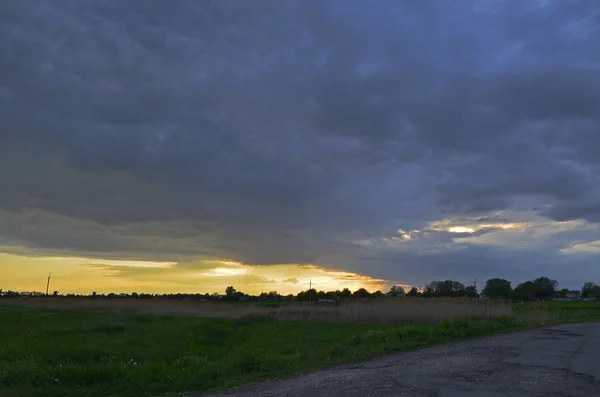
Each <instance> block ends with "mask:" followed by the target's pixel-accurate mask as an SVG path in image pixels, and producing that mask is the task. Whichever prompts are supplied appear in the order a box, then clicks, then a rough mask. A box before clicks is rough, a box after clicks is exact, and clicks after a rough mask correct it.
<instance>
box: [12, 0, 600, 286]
mask: <svg viewBox="0 0 600 397" xmlns="http://www.w3.org/2000/svg"><path fill="white" fill-rule="evenodd" d="M0 15H1V17H0V70H1V73H0V288H4V289H5V290H7V289H13V290H30V289H36V290H43V288H45V282H46V277H47V275H48V273H49V272H52V287H51V288H53V289H58V290H60V292H65V293H67V292H81V293H89V292H91V291H97V292H108V291H116V292H121V291H122V292H131V291H137V292H209V293H212V292H215V291H219V292H222V291H223V290H224V289H225V287H226V286H227V285H234V286H235V287H236V288H237V289H238V290H243V291H247V292H249V293H254V292H260V291H263V290H264V291H272V290H277V291H280V292H282V293H295V292H298V291H300V290H302V289H307V287H308V285H309V283H310V280H311V279H312V281H313V283H314V284H315V285H314V286H315V288H317V289H325V290H327V289H338V288H340V289H341V288H345V287H348V288H350V289H357V288H358V287H365V288H367V289H370V290H375V289H385V288H388V287H389V286H390V285H394V284H402V285H415V286H423V285H424V284H425V283H427V282H428V281H431V280H440V279H442V280H443V279H454V280H458V281H460V282H463V283H465V284H472V283H473V280H475V279H476V280H478V282H479V283H483V282H484V280H486V279H488V278H491V277H503V278H508V279H510V280H511V281H512V282H513V284H516V283H518V282H522V281H525V280H529V279H532V278H535V277H539V276H548V277H551V278H554V279H556V280H558V281H559V283H560V286H561V287H566V288H579V287H580V286H581V285H582V284H583V282H585V281H600V179H599V178H600V173H599V170H600V51H599V50H598V48H600V2H598V1H597V0H579V1H577V0H555V1H552V0H545V1H541V0H537V1H536V0H520V1H519V0H504V1H502V0H455V1H446V0H427V1H408V0H407V1H396V0H375V1H367V0H360V1H359V0H319V1H316V0H306V1H299V0H296V1H290V0H277V1H273V0H269V1H267V0H255V1H244V0H239V1H238V0H219V1H216V0H204V1H195V0H172V1H169V2H164V1H158V0H129V1H117V0H53V1H41V0H21V1H9V2H2V4H0ZM478 285H481V284H478Z"/></svg>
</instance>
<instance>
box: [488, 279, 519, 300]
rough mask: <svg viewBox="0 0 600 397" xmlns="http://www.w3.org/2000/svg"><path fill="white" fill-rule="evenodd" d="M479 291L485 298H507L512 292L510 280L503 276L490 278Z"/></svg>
mask: <svg viewBox="0 0 600 397" xmlns="http://www.w3.org/2000/svg"><path fill="white" fill-rule="evenodd" d="M481 293H482V294H483V295H484V296H485V297H486V298H492V299H509V298H510V295H511V293H512V287H511V285H510V281H508V280H506V279H503V278H491V279H489V280H488V281H486V282H485V287H484V288H483V291H481Z"/></svg>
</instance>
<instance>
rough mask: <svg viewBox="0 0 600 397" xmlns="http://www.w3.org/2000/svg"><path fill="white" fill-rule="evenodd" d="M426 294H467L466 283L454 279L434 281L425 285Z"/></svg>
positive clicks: (450, 295) (457, 295) (452, 295)
mask: <svg viewBox="0 0 600 397" xmlns="http://www.w3.org/2000/svg"><path fill="white" fill-rule="evenodd" d="M423 295H424V296H436V297H460V296H465V295H466V288H465V285H464V284H462V283H460V282H458V281H454V280H445V281H432V282H430V283H429V284H427V285H426V286H425V291H424V293H423Z"/></svg>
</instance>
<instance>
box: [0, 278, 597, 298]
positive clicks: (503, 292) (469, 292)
mask: <svg viewBox="0 0 600 397" xmlns="http://www.w3.org/2000/svg"><path fill="white" fill-rule="evenodd" d="M24 296H29V297H39V296H45V294H43V293H41V292H15V291H6V292H3V291H2V289H0V298H18V297H24ZM402 296H409V297H423V298H434V297H437V298H445V297H453V298H478V297H485V298H490V299H510V300H516V301H532V300H550V299H555V298H569V297H573V298H584V299H585V298H588V299H594V298H596V299H600V284H597V283H595V282H586V283H584V285H583V287H582V288H581V290H580V291H569V290H568V289H566V288H563V289H559V288H558V282H557V281H556V280H552V279H550V278H548V277H539V278H536V279H534V280H531V281H526V282H523V283H520V284H518V285H517V286H516V287H515V288H513V287H512V284H511V282H510V281H509V280H507V279H503V278H491V279H489V280H487V281H486V282H485V286H484V288H483V289H482V291H481V294H479V293H478V291H477V289H476V287H475V286H474V285H469V286H466V285H464V284H463V283H461V282H458V281H455V280H443V281H431V282H430V283H428V284H426V285H425V287H424V288H423V289H421V290H419V289H417V288H416V287H412V288H410V289H404V288H403V287H402V286H398V285H395V286H392V287H391V288H390V290H389V291H388V292H386V293H384V292H382V291H375V292H369V291H367V290H366V289H365V288H359V289H358V290H356V291H350V290H349V289H348V288H344V289H342V290H335V291H317V290H316V289H314V288H312V289H308V290H306V291H301V292H299V293H297V294H288V295H281V294H279V293H278V292H277V291H270V292H263V293H261V294H259V295H250V294H246V293H244V292H242V291H238V290H236V289H235V288H234V287H233V286H229V287H227V288H226V289H225V293H224V294H219V293H213V294H200V293H197V294H182V293H176V294H146V293H140V294H138V293H136V292H133V293H131V294H127V293H118V294H117V293H109V294H97V293H96V292H92V293H91V294H89V295H85V294H84V295H81V294H66V295H61V294H60V293H59V292H58V291H54V292H53V293H52V294H50V295H49V297H67V298H88V299H174V300H184V299H185V300H225V301H284V300H290V301H291V300H294V301H303V302H308V301H320V300H328V301H330V300H332V301H339V300H343V299H349V298H384V297H392V298H397V297H402Z"/></svg>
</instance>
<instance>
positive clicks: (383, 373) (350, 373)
mask: <svg viewBox="0 0 600 397" xmlns="http://www.w3.org/2000/svg"><path fill="white" fill-rule="evenodd" d="M205 396H214V397H217V396H240V397H245V396H265V397H282V396H289V397H295V396H311V397H315V396H344V397H353V396H360V397H370V396H406V397H434V396H435V397H500V396H511V397H532V396H533V397H536V396H540V397H541V396H544V397H554V396H556V397H579V396H581V397H593V396H600V323H584V324H570V325H561V326H555V327H547V328H540V329H535V330H528V331H520V332H515V333H510V334H504V335H498V336H493V337H489V338H485V339H479V340H474V341H469V342H463V343H458V344H452V345H446V346H441V347H434V348H429V349H425V350H420V351H415V352H409V353H399V354H395V355H392V356H388V357H385V358H381V359H377V360H374V361H369V362H364V363H359V364H353V365H346V366H340V367H336V368H331V369H327V370H324V371H320V372H316V373H312V374H308V375H301V376H298V377H295V378H290V379H284V380H277V381H269V382H261V383H255V384H250V385H246V386H242V387H241V388H239V389H235V390H230V391H226V392H223V393H219V394H210V395H205ZM190 397H191V396H190Z"/></svg>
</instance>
